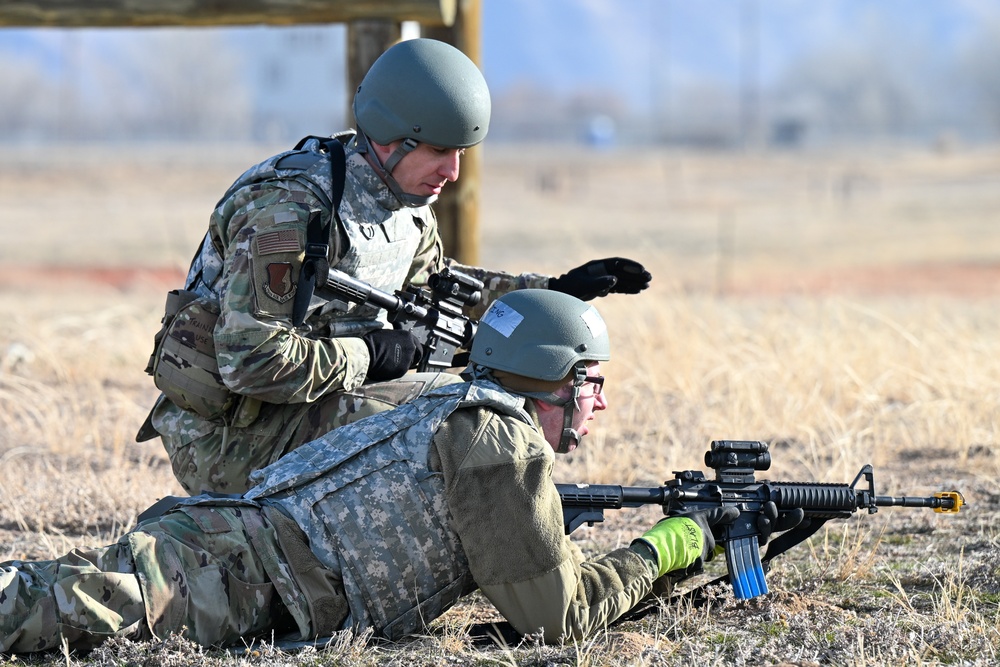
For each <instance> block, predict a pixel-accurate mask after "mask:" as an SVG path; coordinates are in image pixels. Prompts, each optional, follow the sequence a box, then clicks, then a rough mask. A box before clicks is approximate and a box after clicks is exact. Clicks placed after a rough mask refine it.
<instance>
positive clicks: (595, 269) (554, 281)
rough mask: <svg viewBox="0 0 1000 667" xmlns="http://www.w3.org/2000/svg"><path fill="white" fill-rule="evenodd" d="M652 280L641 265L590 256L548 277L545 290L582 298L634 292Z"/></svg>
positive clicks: (618, 259) (630, 261)
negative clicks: (575, 265) (587, 260)
mask: <svg viewBox="0 0 1000 667" xmlns="http://www.w3.org/2000/svg"><path fill="white" fill-rule="evenodd" d="M652 279H653V276H651V275H650V273H649V271H647V270H646V269H645V268H644V267H643V266H642V264H640V263H639V262H635V261H632V260H631V259H625V258H623V257H608V258H607V259H594V260H591V261H589V262H587V263H586V264H584V265H583V266H578V267H576V268H575V269H570V270H569V271H567V272H566V273H564V274H562V275H561V276H559V277H558V278H550V279H549V289H551V290H555V291H557V292H564V293H566V294H569V295H571V296H575V297H576V298H578V299H582V300H583V301H590V300H591V299H593V298H595V297H598V296H607V295H608V294H609V293H612V292H613V293H615V294H638V293H639V292H641V291H642V290H644V289H646V288H647V287H649V281H650V280H652Z"/></svg>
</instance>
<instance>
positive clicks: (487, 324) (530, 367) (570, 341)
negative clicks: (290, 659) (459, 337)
mask: <svg viewBox="0 0 1000 667" xmlns="http://www.w3.org/2000/svg"><path fill="white" fill-rule="evenodd" d="M610 358H611V341H610V339H609V338H608V328H607V325H606V324H605V322H604V318H602V317H601V315H600V313H598V312H597V309H596V308H594V307H593V306H591V305H589V304H587V303H584V302H583V301H581V300H580V299H577V298H576V297H574V296H570V295H569V294H564V293H562V292H555V291H553V290H544V289H522V290H515V291H513V292H510V293H508V294H505V295H503V296H502V297H500V298H499V299H497V300H496V301H494V302H493V304H492V305H491V306H490V309H489V311H488V312H487V313H486V315H484V316H483V318H482V319H481V320H480V322H479V330H478V331H477V332H476V337H475V338H474V339H473V341H472V350H471V351H470V355H469V360H470V361H471V362H472V364H473V367H474V372H475V373H476V374H477V375H483V374H487V375H488V370H485V369H489V370H499V371H506V372H508V373H514V374H516V375H521V376H524V377H528V378H533V379H536V380H544V381H548V382H551V381H557V380H562V379H563V378H565V377H567V376H569V375H571V374H572V376H573V394H572V396H570V397H569V398H561V397H559V396H556V395H555V394H554V393H549V392H514V393H519V394H521V395H523V396H528V397H531V398H537V399H539V400H542V401H545V402H546V403H551V404H553V405H558V406H562V407H563V432H562V437H561V438H560V441H559V446H558V448H557V450H556V451H559V452H566V451H569V445H570V443H571V442H573V441H578V440H579V439H580V435H579V434H578V433H577V432H576V431H574V430H573V429H572V428H571V425H572V421H573V412H574V410H576V409H577V407H578V405H577V399H578V398H579V397H580V387H582V386H583V384H584V382H585V379H586V377H587V362H588V361H607V360H608V359H610ZM477 367H478V368H477ZM479 369H484V370H479Z"/></svg>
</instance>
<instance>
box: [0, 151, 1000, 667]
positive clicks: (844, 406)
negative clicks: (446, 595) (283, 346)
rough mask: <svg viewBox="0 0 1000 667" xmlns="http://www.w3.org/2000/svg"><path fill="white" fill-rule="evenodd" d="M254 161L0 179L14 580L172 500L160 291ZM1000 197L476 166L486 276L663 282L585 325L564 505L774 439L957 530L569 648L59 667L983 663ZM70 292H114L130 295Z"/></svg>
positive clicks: (129, 654)
mask: <svg viewBox="0 0 1000 667" xmlns="http://www.w3.org/2000/svg"><path fill="white" fill-rule="evenodd" d="M266 153H267V149H257V150H255V151H251V150H249V149H244V150H242V151H239V152H225V151H221V150H218V151H214V152H209V153H197V152H195V151H194V150H193V149H189V148H188V149H182V148H176V147H175V148H172V149H164V150H162V151H157V150H147V151H145V152H144V154H143V155H141V156H139V155H135V154H129V153H122V152H105V151H104V150H103V149H89V150H83V149H68V150H65V151H62V152H61V153H60V154H59V156H58V160H56V161H55V162H53V160H54V158H53V156H52V155H51V154H50V153H45V154H42V153H39V154H35V155H32V154H28V153H17V152H11V153H5V154H4V158H3V161H0V233H2V234H3V238H5V239H12V240H16V242H14V243H11V242H9V241H8V242H6V243H4V244H3V246H2V247H0V462H2V463H3V464H4V465H3V470H4V475H3V477H2V478H0V559H7V558H48V557H53V556H56V555H59V554H62V553H64V552H65V551H67V550H68V549H69V548H71V547H72V546H79V545H83V544H89V545H96V544H103V543H108V542H110V541H112V540H114V539H115V538H116V537H117V535H118V534H119V533H120V532H121V531H123V530H125V529H127V527H128V526H129V525H130V524H131V522H132V521H133V520H134V516H135V514H136V513H137V512H138V511H140V510H141V509H143V508H144V507H146V506H147V505H148V504H149V503H151V502H152V501H153V500H155V499H156V498H158V497H160V496H162V495H166V494H169V493H179V492H180V489H179V487H178V486H177V484H176V483H175V482H174V480H173V478H172V476H171V474H170V469H169V464H168V463H167V461H166V457H165V455H164V454H163V452H162V451H161V449H160V448H159V445H158V444H156V443H155V442H151V443H145V444H142V445H140V444H136V443H134V442H133V441H132V439H133V436H134V434H135V431H136V430H137V428H138V426H139V425H140V424H141V423H142V420H143V419H144V418H145V415H146V411H147V410H148V408H149V406H150V404H151V402H152V399H153V397H154V395H155V394H154V391H153V389H152V386H151V382H150V381H149V379H148V378H147V377H146V376H145V375H144V374H143V372H142V369H143V367H144V366H145V363H146V356H147V355H148V352H149V350H148V346H149V343H150V340H151V337H152V334H153V333H154V331H155V330H156V328H157V324H158V320H159V316H160V313H159V309H160V307H161V304H162V297H163V294H162V293H163V291H164V290H165V289H166V288H167V285H165V284H164V282H165V280H170V276H176V275H177V272H179V271H181V270H183V268H184V267H185V266H186V264H187V261H188V259H189V256H190V253H191V252H192V251H193V248H194V246H195V245H196V243H197V242H198V240H199V238H200V236H201V234H202V233H203V231H204V224H205V220H206V219H207V215H208V212H209V210H210V209H211V207H212V205H213V204H214V202H215V199H216V198H217V197H218V196H219V194H220V193H221V192H222V191H223V190H224V189H225V187H226V186H227V185H228V184H229V181H231V180H232V178H234V177H235V176H236V175H238V173H239V172H240V171H241V170H242V169H243V168H244V167H245V166H247V165H248V164H249V163H250V162H251V161H252V160H253V159H254V157H257V156H263V155H264V154H266ZM997 174H1000V153H997V152H996V151H978V152H968V153H962V154H947V155H942V154H933V153H920V152H914V153H906V154H902V153H893V154H889V153H883V154H871V155H857V154H854V155H847V154H831V155H822V156H821V155H777V156H749V155H747V156H740V155H721V154H720V155H698V154H678V153H673V152H664V153H648V154H646V153H629V154H616V153H615V154H606V155H594V154H584V153H577V152H574V151H568V152H567V151H560V152H555V151H552V152H549V153H545V154H541V153H528V154H514V153H513V152H510V151H508V150H506V149H500V148H497V149H493V148H491V149H490V151H489V152H488V153H487V154H486V169H485V173H484V192H483V197H484V202H483V203H484V213H483V220H482V227H483V228H482V244H483V259H482V263H483V264H484V265H487V266H496V267H504V268H508V269H512V270H540V271H546V272H553V273H559V272H561V271H564V270H566V269H567V268H569V267H571V266H574V265H575V264H578V263H580V262H582V261H585V260H587V259H589V258H591V257H596V256H609V255H616V254H621V255H627V256H632V257H635V258H636V259H639V260H641V261H643V262H644V263H646V264H647V266H649V267H650V269H651V270H652V271H653V274H654V276H655V280H654V284H653V287H652V288H651V289H650V290H649V291H648V292H647V293H645V294H643V295H642V296H640V297H611V298H608V299H603V300H600V301H598V302H596V305H597V306H598V307H599V308H600V310H601V311H602V313H603V314H604V315H605V318H606V319H607V320H608V322H609V325H610V328H611V333H612V340H613V344H614V347H613V360H612V362H610V363H609V364H607V368H606V375H607V376H608V378H609V380H608V389H607V391H608V397H609V399H610V401H611V404H612V405H611V409H610V410H609V411H608V412H606V413H603V414H601V415H599V417H598V421H597V423H598V426H597V427H596V430H595V432H594V433H593V434H592V436H591V438H590V442H589V443H587V444H586V446H585V447H584V448H583V449H582V450H581V451H580V452H579V453H576V454H574V455H572V456H570V457H567V459H565V460H563V461H562V462H561V463H560V467H559V468H558V469H557V476H558V478H559V480H560V481H569V480H581V481H591V482H608V483H610V482H615V483H623V484H656V483H660V482H662V481H663V480H665V479H667V478H669V477H671V472H672V471H674V470H680V469H689V468H694V469H701V468H702V467H703V463H702V454H703V452H704V450H705V447H706V446H707V444H708V442H709V441H710V440H712V439H719V438H738V439H761V440H767V441H768V442H771V443H772V454H773V459H774V463H773V466H772V469H771V470H770V471H768V473H766V474H764V475H762V476H766V477H770V478H772V479H795V480H817V481H829V482H849V481H850V480H851V479H853V477H854V475H855V474H856V473H857V471H858V469H859V468H860V467H861V466H862V465H863V464H864V463H869V462H870V463H872V464H874V465H875V481H876V484H877V487H878V490H879V492H880V493H884V494H890V493H891V494H896V495H900V494H902V493H904V492H907V493H919V494H928V493H931V492H933V491H936V490H940V489H950V488H958V489H961V490H962V491H963V492H964V493H965V495H966V498H967V500H968V501H969V502H970V503H971V508H970V509H969V511H967V512H964V513H963V514H962V515H961V516H958V517H951V516H943V515H938V514H934V513H933V512H930V511H925V510H903V509H895V510H883V511H881V512H879V513H878V514H876V515H873V516H867V515H865V516H856V517H854V518H853V519H851V520H849V521H841V522H831V523H830V524H828V526H827V527H826V528H825V529H824V530H822V531H821V532H820V533H819V534H817V535H816V536H815V537H813V538H812V539H811V540H810V541H809V543H808V544H806V545H802V546H800V547H798V548H797V549H795V550H793V551H792V552H790V553H789V554H786V555H785V556H783V557H782V558H781V559H780V560H779V561H777V562H776V563H775V566H774V569H773V571H772V572H771V573H770V574H769V583H770V585H771V589H772V594H771V595H769V596H767V597H766V598H763V599H757V600H752V601H748V602H738V601H736V600H734V599H733V598H732V596H731V594H730V593H729V592H728V590H727V589H726V588H724V587H715V588H712V589H709V591H708V592H709V600H708V602H707V603H706V604H703V605H700V606H695V605H693V604H692V603H691V601H683V600H682V601H676V602H674V603H671V604H666V605H662V606H659V607H656V608H654V609H653V610H652V611H650V612H649V613H647V614H646V615H644V616H642V617H639V618H632V619H627V620H625V621H623V622H621V623H619V624H616V625H615V626H614V627H612V628H609V629H608V630H607V631H606V632H602V633H599V634H598V635H597V636H596V637H594V638H592V639H591V640H588V641H587V642H584V643H581V644H579V645H568V646H553V647H549V646H541V645H538V644H537V643H534V642H532V641H531V639H530V638H529V639H528V640H525V641H523V642H520V643H519V642H517V641H516V640H513V639H512V638H508V639H507V641H506V643H505V642H504V641H503V640H501V639H489V638H488V637H487V636H486V635H485V634H484V633H485V631H486V629H488V628H489V624H490V623H492V622H496V621H499V620H500V618H499V616H497V614H496V612H495V611H494V610H493V609H492V607H491V606H490V605H489V604H488V603H487V602H485V601H484V600H483V599H482V598H481V597H479V596H473V597H472V598H470V599H468V600H467V601H465V602H463V604H462V605H460V606H459V607H457V608H455V609H453V610H452V611H451V612H449V613H448V614H446V615H445V616H444V617H443V618H442V619H440V620H439V621H438V622H436V623H435V624H434V625H433V626H432V627H431V628H430V629H429V631H428V634H427V636H425V637H420V638H414V639H413V640H410V641H407V642H404V643H402V644H398V645H389V644H382V643H378V642H367V641H365V638H351V637H341V638H338V642H337V644H336V645H333V646H330V647H326V648H319V649H307V650H302V651H297V652H288V651H281V650H279V649H276V648H275V647H273V646H270V645H267V644H265V645H263V646H256V647H254V649H253V651H251V652H249V653H246V654H230V653H225V652H212V651H204V650H202V649H199V648H197V647H193V646H191V645H189V644H186V643H185V642H181V641H177V640H171V641H169V642H166V643H163V644H160V643H151V644H132V643H129V642H113V643H111V644H109V645H107V646H106V647H104V648H102V649H101V650H99V651H97V652H95V653H94V654H91V655H90V656H89V657H86V658H78V657H69V658H65V657H62V656H48V657H47V658H44V659H42V660H43V661H45V662H51V663H52V664H55V662H59V663H61V664H64V663H67V662H70V663H73V662H82V663H83V664H88V665H98V664H100V665H104V664H108V665H111V664H115V665H119V664H135V665H138V664H178V665H179V664H195V663H197V664H227V665H228V664H261V665H285V664H289V665H312V664H317V665H318V664H324V665H327V664H331V665H338V664H342V665H347V664H350V665H382V664H399V665H410V664H421V665H455V664H479V665H548V664H576V665H609V664H610V665H626V664H628V665H687V664H700V665H732V664H735V665H763V664H768V665H771V664H797V665H807V664H834V665H912V664H915V665H938V664H982V665H987V664H994V663H995V662H996V661H997V659H998V653H1000V585H998V583H997V582H998V581H1000V537H998V530H997V528H996V527H995V526H996V525H998V519H1000V487H998V483H997V479H998V478H1000V448H998V447H997V440H998V417H997V415H998V414H1000V410H998V407H1000V338H998V336H997V334H996V332H997V331H998V330H1000V309H998V307H997V306H998V305H1000V280H998V279H997V277H998V276H997V274H998V272H997V269H996V267H997V265H998V264H1000V262H998V261H997V260H998V258H1000V234H997V233H996V231H995V230H996V224H997V222H998V221H997V219H996V211H997V210H1000V187H998V186H1000V176H997ZM39 202H44V205H40V203H39ZM53 265H54V266H53ZM66 267H70V269H71V270H69V271H67V270H65V269H66ZM76 267H91V268H93V267H101V268H102V269H107V268H108V267H113V268H117V269H124V270H126V271H131V272H132V273H130V274H128V276H129V280H130V281H131V282H123V281H121V280H118V279H117V278H113V275H116V274H109V273H100V272H97V271H89V272H87V271H82V270H76ZM137 267H140V268H142V269H143V270H141V271H140V270H137ZM60 268H62V269H63V270H62V271H59V270H56V269H60ZM164 270H165V275H166V278H164V274H162V273H160V272H161V271H164ZM117 275H118V276H119V277H120V276H121V274H117ZM656 518H657V511H656V509H655V508H646V509H644V510H628V511H622V512H617V513H611V515H610V516H609V517H608V520H607V521H606V522H605V523H604V524H602V525H600V526H597V527H594V528H584V529H581V530H580V531H578V533H577V534H576V535H575V538H576V539H578V540H579V542H580V544H581V546H583V548H584V549H585V550H587V551H588V552H591V553H595V554H596V553H601V552H603V551H606V550H608V549H610V548H613V547H615V546H618V545H621V544H627V543H628V541H629V540H630V539H631V538H632V537H634V536H635V535H637V534H639V533H641V532H642V531H643V530H645V528H646V527H647V526H648V525H650V524H651V523H652V522H654V521H655V520H656ZM723 567H724V566H723V565H721V564H720V563H719V562H713V563H711V564H710V568H709V569H710V572H709V575H718V574H721V572H722V568H723ZM708 578H709V577H708V576H706V577H704V578H702V579H700V580H699V581H698V582H695V583H699V582H701V581H705V580H707V579H708Z"/></svg>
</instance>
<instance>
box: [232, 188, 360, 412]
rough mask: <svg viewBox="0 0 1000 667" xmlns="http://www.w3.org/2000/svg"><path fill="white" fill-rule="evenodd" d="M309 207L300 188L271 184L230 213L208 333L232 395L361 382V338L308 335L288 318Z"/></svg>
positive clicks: (287, 399)
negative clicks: (217, 302) (218, 309)
mask: <svg viewBox="0 0 1000 667" xmlns="http://www.w3.org/2000/svg"><path fill="white" fill-rule="evenodd" d="M313 210H315V208H314V207H313V206H310V204H309V203H308V202H307V201H305V198H304V197H303V196H302V193H301V192H294V191H291V190H285V189H281V188H269V189H268V194H266V195H265V196H264V197H263V198H259V199H255V200H251V201H249V202H248V203H246V204H245V205H244V207H243V208H242V209H238V210H236V211H234V212H233V213H232V215H230V216H229V218H228V219H229V224H228V226H227V234H226V235H225V238H226V239H227V240H226V241H225V243H226V245H227V247H226V253H225V255H226V260H225V266H224V268H223V276H222V290H221V295H222V298H221V306H222V314H221V316H220V318H219V322H218V324H217V326H216V329H215V335H214V339H215V345H216V354H217V356H218V360H219V370H220V373H221V375H222V377H223V380H224V381H225V383H226V385H227V386H228V387H229V388H230V389H231V390H232V391H234V392H236V393H238V394H242V395H245V396H253V397H255V398H258V399H260V400H263V401H267V402H269V403H302V402H309V401H313V400H316V399H317V398H318V397H320V396H322V395H324V394H326V393H328V392H331V391H336V390H339V389H347V390H350V389H353V388H355V387H356V386H358V385H360V384H361V383H362V382H363V381H364V378H365V374H366V373H367V370H368V363H369V358H368V349H367V347H366V345H365V343H364V341H362V340H361V339H359V338H315V339H314V338H307V337H306V336H303V335H301V334H300V333H299V332H298V331H296V330H295V329H294V328H293V327H292V325H291V319H292V308H293V304H294V296H295V290H296V289H297V285H296V283H297V279H298V275H299V270H300V268H301V266H302V262H303V260H304V258H305V254H304V248H305V239H306V225H307V222H308V219H309V215H310V213H311V211H313Z"/></svg>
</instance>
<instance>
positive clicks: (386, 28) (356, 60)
mask: <svg viewBox="0 0 1000 667" xmlns="http://www.w3.org/2000/svg"><path fill="white" fill-rule="evenodd" d="M399 35H400V23H399V22H397V21H390V20H387V19H365V20H360V21H351V22H350V23H348V24H347V116H346V118H347V121H348V123H350V124H351V125H352V126H353V125H354V108H353V104H354V95H355V93H357V92H358V86H360V85H361V80H362V79H364V78H365V74H367V73H368V70H369V69H371V66H372V64H374V63H375V61H376V60H377V59H378V57H379V56H380V55H382V54H383V53H384V52H385V50H386V49H388V48H389V47H390V46H392V44H393V43H394V42H396V41H398V40H399Z"/></svg>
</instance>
